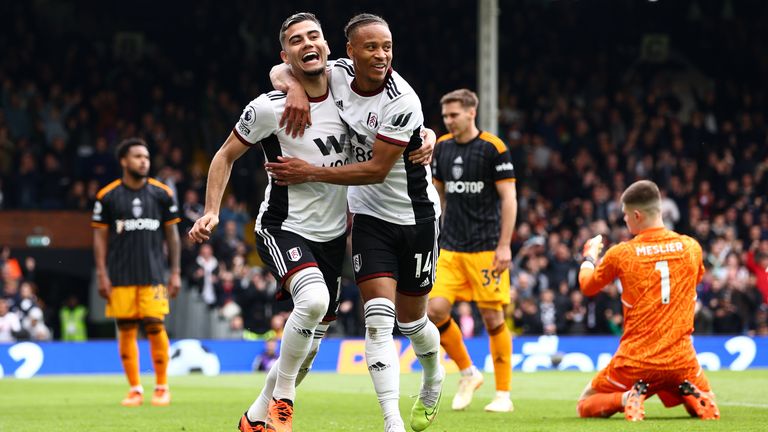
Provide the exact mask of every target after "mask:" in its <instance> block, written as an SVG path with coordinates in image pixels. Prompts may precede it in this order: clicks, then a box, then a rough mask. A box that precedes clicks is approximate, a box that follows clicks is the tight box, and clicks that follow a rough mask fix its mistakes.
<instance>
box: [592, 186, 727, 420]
mask: <svg viewBox="0 0 768 432" xmlns="http://www.w3.org/2000/svg"><path fill="white" fill-rule="evenodd" d="M621 202H622V205H623V211H624V221H625V222H626V224H627V228H629V232H630V233H632V234H633V235H634V236H635V237H634V238H633V239H632V240H629V241H626V242H622V243H619V244H617V245H615V246H613V247H611V248H610V249H608V252H606V254H605V256H604V257H603V259H602V260H601V261H600V263H599V264H598V263H597V262H596V261H597V259H598V258H599V256H600V251H601V249H602V237H601V236H597V237H595V238H593V239H590V240H589V241H588V242H587V244H586V245H585V246H584V263H583V264H582V265H581V269H580V271H579V286H580V287H581V291H582V292H583V293H584V295H587V296H593V295H596V294H597V293H599V292H600V290H601V289H602V288H603V287H604V286H605V285H607V284H609V283H611V282H612V281H614V280H615V279H619V281H621V286H622V288H623V290H622V293H621V303H622V305H623V309H624V334H623V335H622V337H621V342H620V343H619V348H618V350H617V351H616V353H615V354H614V355H613V358H612V359H611V362H610V363H609V364H608V366H606V367H605V369H603V370H601V371H600V372H598V373H597V376H596V377H595V378H594V379H593V380H592V381H591V382H590V383H589V384H588V385H587V387H586V388H585V389H584V392H583V393H582V394H581V397H580V398H579V402H578V412H579V416H581V417H610V416H611V415H613V414H615V413H617V412H624V416H625V418H626V419H627V420H630V421H638V420H643V418H644V417H645V409H644V401H645V399H646V398H648V397H651V396H653V395H654V394H658V395H659V399H661V401H662V402H663V403H664V406H666V407H672V406H675V405H680V404H684V406H685V408H686V410H687V411H688V413H689V414H691V416H694V417H699V418H701V419H717V418H720V412H719V410H718V409H717V405H716V404H715V401H714V394H713V393H712V391H711V388H710V386H709V381H707V377H706V376H705V375H704V371H703V370H702V368H701V366H700V365H699V362H698V360H697V359H696V351H695V350H694V349H693V342H692V341H691V334H692V333H693V315H694V307H695V305H696V285H697V284H698V283H699V282H700V281H701V278H702V276H703V275H704V264H703V263H702V252H701V246H699V243H698V242H696V240H694V239H692V238H691V237H688V236H685V235H680V234H678V233H676V232H674V231H670V230H668V229H666V228H665V227H664V223H663V221H662V218H661V195H660V194H659V188H658V187H657V186H656V184H655V183H653V182H650V181H648V180H641V181H638V182H635V183H633V184H632V185H630V186H629V187H628V188H627V190H626V191H624V193H623V194H622V196H621Z"/></svg>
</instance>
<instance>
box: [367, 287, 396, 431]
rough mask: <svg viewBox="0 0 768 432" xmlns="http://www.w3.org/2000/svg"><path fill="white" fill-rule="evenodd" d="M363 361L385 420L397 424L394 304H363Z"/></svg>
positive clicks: (383, 301)
mask: <svg viewBox="0 0 768 432" xmlns="http://www.w3.org/2000/svg"><path fill="white" fill-rule="evenodd" d="M364 310H365V330H366V331H365V362H366V364H367V365H368V373H370V374H371V380H372V381H373V387H374V388H375V389H376V396H377V397H378V399H379V405H380V406H381V412H382V414H383V415H384V420H385V421H390V422H391V421H400V422H402V419H401V417H400V409H399V406H398V404H399V403H400V357H399V356H398V353H397V349H396V348H395V341H394V339H393V338H392V330H394V328H395V304H394V303H392V302H391V301H389V300H388V299H385V298H381V297H378V298H375V299H372V300H369V301H368V302H366V303H365V306H364Z"/></svg>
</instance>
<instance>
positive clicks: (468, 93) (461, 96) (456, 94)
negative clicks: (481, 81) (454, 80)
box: [440, 89, 480, 108]
mask: <svg viewBox="0 0 768 432" xmlns="http://www.w3.org/2000/svg"><path fill="white" fill-rule="evenodd" d="M451 102H458V103H460V104H461V106H462V107H464V108H477V105H478V104H479V103H480V100H479V99H478V98H477V94H476V93H475V92H473V91H472V90H469V89H458V90H454V91H452V92H450V93H446V94H445V95H444V96H443V97H441V98H440V104H441V105H445V104H447V103H451Z"/></svg>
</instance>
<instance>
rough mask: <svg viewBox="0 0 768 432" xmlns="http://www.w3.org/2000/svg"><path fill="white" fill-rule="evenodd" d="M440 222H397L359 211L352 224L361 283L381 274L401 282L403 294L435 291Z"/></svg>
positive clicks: (355, 264)
mask: <svg viewBox="0 0 768 432" xmlns="http://www.w3.org/2000/svg"><path fill="white" fill-rule="evenodd" d="M438 234H439V228H438V225H437V221H431V222H425V223H419V224H416V225H397V224H393V223H390V222H386V221H383V220H381V219H378V218H375V217H372V216H367V215H361V214H356V215H355V218H354V222H353V224H352V267H353V268H354V270H355V280H356V281H357V283H358V284H359V283H360V282H364V281H367V280H369V279H374V278H377V277H391V278H393V279H395V280H396V281H397V291H398V292H399V293H401V294H405V295H411V296H420V295H424V294H427V293H429V291H431V290H432V284H433V283H434V281H435V262H436V261H437V251H438V249H437V237H438Z"/></svg>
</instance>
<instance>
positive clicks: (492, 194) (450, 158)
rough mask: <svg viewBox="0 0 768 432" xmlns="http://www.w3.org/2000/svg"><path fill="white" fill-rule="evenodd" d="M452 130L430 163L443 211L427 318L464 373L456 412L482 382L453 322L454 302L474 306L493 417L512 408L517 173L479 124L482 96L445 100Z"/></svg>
mask: <svg viewBox="0 0 768 432" xmlns="http://www.w3.org/2000/svg"><path fill="white" fill-rule="evenodd" d="M440 102H441V104H442V112H443V121H444V122H445V126H446V127H447V128H448V130H449V131H450V132H451V133H450V134H449V135H445V136H443V137H441V138H440V139H439V140H438V144H437V145H436V146H435V154H434V158H433V160H432V171H433V174H432V175H433V179H434V184H435V187H436V188H437V190H438V193H439V194H440V197H441V201H442V204H443V206H444V216H443V225H442V231H441V236H440V257H439V258H438V260H437V272H436V282H435V287H434V288H433V289H432V292H431V293H430V294H429V318H430V319H431V320H432V322H433V323H435V325H436V326H437V327H438V329H439V330H440V344H441V345H442V346H443V348H444V349H445V351H446V352H447V353H448V356H449V357H450V358H451V359H452V360H453V361H455V362H456V365H457V366H458V367H459V370H460V371H461V375H462V377H461V380H460V381H459V390H458V392H457V393H456V395H455V396H454V398H453V403H452V408H453V409H454V410H463V409H465V408H466V407H467V406H469V404H470V402H471V401H472V396H473V394H474V392H475V390H477V389H478V388H479V387H480V386H481V385H482V384H483V375H482V373H480V371H478V369H477V368H476V367H475V366H474V365H473V364H472V360H471V359H470V357H469V353H468V352H467V348H466V346H465V345H464V341H463V340H462V337H461V331H460V330H459V327H458V325H457V324H456V323H455V322H454V321H453V319H451V307H452V305H453V304H454V303H455V302H456V301H474V302H476V303H477V306H478V308H479V309H480V313H481V314H482V317H483V323H484V324H485V328H486V329H487V330H488V334H489V336H490V350H491V356H492V357H493V368H494V373H495V377H496V396H495V397H494V399H493V401H491V403H489V404H488V405H486V406H485V410H486V411H490V412H509V411H512V410H513V409H514V407H513V405H512V400H511V399H510V397H509V389H510V381H511V374H512V371H511V361H510V359H511V356H512V336H511V333H510V332H509V329H508V328H507V326H506V324H505V322H504V313H503V310H502V307H503V306H504V305H505V304H508V303H509V264H510V261H511V258H512V252H511V249H510V243H511V241H512V233H513V230H514V227H515V218H516V217H517V193H516V189H515V170H514V166H513V165H512V160H511V158H510V154H509V150H508V149H507V146H506V145H505V144H504V143H503V142H502V141H501V140H500V139H499V138H498V137H496V136H494V135H492V134H490V133H488V132H481V131H480V130H478V129H477V126H476V125H475V117H476V114H477V105H478V99H477V95H475V93H474V92H472V91H469V90H466V89H461V90H456V91H453V92H450V93H448V94H446V95H445V96H443V98H442V99H441V100H440Z"/></svg>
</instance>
